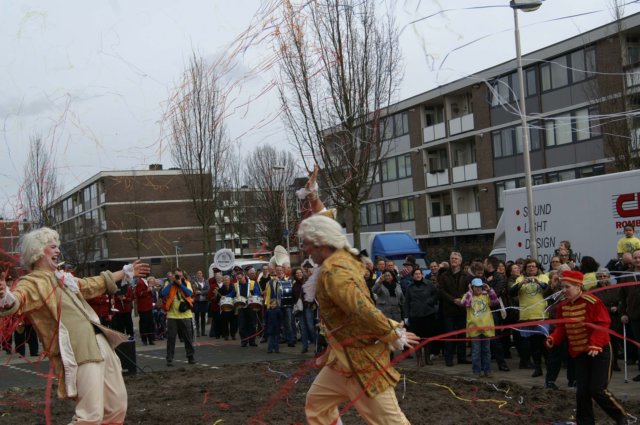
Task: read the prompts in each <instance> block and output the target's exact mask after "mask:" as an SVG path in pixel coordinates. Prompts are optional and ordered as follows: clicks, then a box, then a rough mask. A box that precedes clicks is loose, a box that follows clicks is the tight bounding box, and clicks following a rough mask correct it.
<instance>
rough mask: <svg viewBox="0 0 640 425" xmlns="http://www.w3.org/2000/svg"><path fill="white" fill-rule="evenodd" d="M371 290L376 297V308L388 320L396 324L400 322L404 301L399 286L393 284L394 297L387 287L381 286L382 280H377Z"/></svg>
mask: <svg viewBox="0 0 640 425" xmlns="http://www.w3.org/2000/svg"><path fill="white" fill-rule="evenodd" d="M371 290H372V291H373V293H374V294H376V295H377V296H378V299H377V301H376V307H378V309H379V310H380V311H381V312H382V313H383V314H384V315H385V316H386V317H388V318H389V319H391V320H395V321H396V322H400V321H402V306H403V305H404V302H405V299H404V294H403V293H402V289H401V288H400V284H399V283H397V282H395V297H392V296H391V293H390V292H389V290H388V289H387V287H386V286H384V285H383V284H382V279H379V280H378V281H377V282H376V283H375V284H374V285H373V288H371Z"/></svg>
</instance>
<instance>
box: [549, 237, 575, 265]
mask: <svg viewBox="0 0 640 425" xmlns="http://www.w3.org/2000/svg"><path fill="white" fill-rule="evenodd" d="M561 250H565V251H567V254H569V258H568V261H576V257H575V254H574V253H573V250H571V242H569V241H560V246H559V247H558V248H556V250H555V251H553V255H555V256H558V255H559V254H560V251H561Z"/></svg>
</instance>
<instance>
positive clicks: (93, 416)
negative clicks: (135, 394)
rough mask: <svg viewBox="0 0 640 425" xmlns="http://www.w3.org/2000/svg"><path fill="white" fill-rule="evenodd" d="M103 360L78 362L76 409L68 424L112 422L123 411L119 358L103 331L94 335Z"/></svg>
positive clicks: (118, 421) (119, 420)
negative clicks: (80, 363)
mask: <svg viewBox="0 0 640 425" xmlns="http://www.w3.org/2000/svg"><path fill="white" fill-rule="evenodd" d="M96 339H97V341H98V347H99V348H100V353H101V354H102V357H103V358H104V361H103V362H99V363H85V364H82V365H80V366H78V375H77V377H76V385H77V387H78V399H77V403H76V412H75V415H73V419H72V420H71V422H70V424H69V425H101V424H109V425H116V424H122V423H124V417H125V415H126V414H127V389H126V387H125V386H124V379H122V366H121V365H120V359H119V358H118V356H117V355H116V353H115V352H114V351H113V349H112V348H111V346H110V345H109V343H108V342H107V339H106V338H105V337H104V335H101V334H98V335H96Z"/></svg>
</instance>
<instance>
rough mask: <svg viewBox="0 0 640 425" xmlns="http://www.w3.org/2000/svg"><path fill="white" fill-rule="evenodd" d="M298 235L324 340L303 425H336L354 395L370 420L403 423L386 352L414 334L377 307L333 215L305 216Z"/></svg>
mask: <svg viewBox="0 0 640 425" xmlns="http://www.w3.org/2000/svg"><path fill="white" fill-rule="evenodd" d="M316 173H317V170H316V171H315V172H314V175H313V176H312V177H311V179H310V183H311V184H308V185H307V189H311V190H309V191H308V193H307V194H306V197H307V199H308V200H309V201H310V202H311V203H312V205H313V203H314V201H317V198H318V197H317V193H316V192H315V190H314V187H313V182H314V181H315V176H316ZM314 211H315V212H320V209H317V208H314ZM298 238H299V239H300V241H301V242H302V248H303V250H304V252H305V253H306V254H307V255H309V256H310V257H311V260H312V261H313V262H314V263H315V264H317V265H318V266H319V269H317V270H316V271H315V272H314V276H313V277H312V278H311V279H310V280H311V281H314V282H315V285H312V287H309V288H308V287H307V286H305V288H308V289H309V292H310V293H311V294H310V295H311V296H313V295H314V294H315V298H316V300H317V302H318V305H319V309H320V318H321V326H322V327H323V329H324V333H325V337H326V338H327V341H328V343H329V348H328V349H327V351H325V353H324V354H323V355H322V356H321V357H319V358H318V365H319V366H321V367H322V370H321V371H320V373H319V374H318V376H317V377H316V379H315V381H314V382H313V384H312V385H311V388H310V389H309V392H308V393H307V400H306V405H305V412H306V416H307V421H308V423H309V424H311V425H316V424H322V425H326V424H332V423H339V411H338V405H340V404H342V403H344V402H347V401H349V400H353V401H355V404H354V405H355V407H356V409H357V410H358V412H359V413H360V415H361V416H362V417H363V419H364V420H365V421H366V422H367V423H369V424H381V425H382V424H385V425H389V424H403V425H404V424H408V423H409V421H408V420H407V418H406V417H405V416H404V414H403V413H402V410H401V409H400V407H399V406H398V401H397V399H396V395H395V390H394V387H395V385H396V384H397V383H398V381H399V380H400V374H399V373H398V372H397V371H396V370H395V369H394V368H393V367H391V365H390V364H389V363H390V360H389V359H390V355H389V354H390V350H391V349H398V350H399V349H402V348H403V347H405V346H410V345H416V344H418V343H419V338H418V337H417V336H416V335H415V334H413V333H411V332H406V331H405V329H404V328H403V327H402V324H401V323H398V322H394V321H393V320H390V319H388V318H386V317H385V316H384V314H382V313H381V312H380V311H379V310H378V309H376V307H375V305H374V304H373V301H372V300H371V297H370V295H369V289H368V288H367V285H366V283H365V281H364V277H363V276H364V265H363V264H362V262H361V261H360V259H359V257H358V252H357V251H356V250H355V249H353V248H351V246H350V245H349V243H348V242H347V239H346V237H345V235H344V234H343V233H342V228H341V226H340V225H339V224H338V223H337V222H336V221H335V220H333V219H331V218H329V217H327V216H325V215H322V214H316V215H314V216H312V217H309V218H307V219H306V220H304V221H303V222H302V223H301V224H300V227H299V229H298ZM313 286H315V287H313ZM307 295H309V294H307Z"/></svg>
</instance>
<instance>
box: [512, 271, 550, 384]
mask: <svg viewBox="0 0 640 425" xmlns="http://www.w3.org/2000/svg"><path fill="white" fill-rule="evenodd" d="M523 267H524V273H523V275H521V276H520V277H518V278H517V279H516V280H515V282H514V284H513V286H512V287H511V288H509V295H510V296H512V297H518V303H519V306H520V308H519V321H520V322H530V321H535V320H539V321H540V322H541V323H540V324H537V325H532V326H524V327H521V328H520V329H519V332H520V335H521V336H522V339H521V340H520V344H521V346H520V353H521V355H520V368H521V369H522V368H526V367H527V363H528V362H529V355H531V357H533V364H534V371H533V374H532V375H531V376H532V377H534V378H536V377H538V376H542V355H543V350H544V340H545V337H546V335H547V334H548V333H549V325H548V324H545V323H542V322H543V321H544V320H545V319H546V318H547V312H546V309H547V300H546V299H545V293H546V291H547V285H548V284H549V276H547V275H545V274H544V273H543V271H542V267H541V266H540V263H539V262H538V261H537V260H534V259H532V258H529V259H527V260H526V261H525V262H524V265H523ZM523 366H524V367H523Z"/></svg>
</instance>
